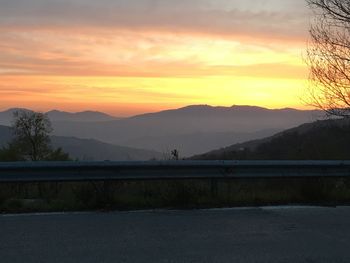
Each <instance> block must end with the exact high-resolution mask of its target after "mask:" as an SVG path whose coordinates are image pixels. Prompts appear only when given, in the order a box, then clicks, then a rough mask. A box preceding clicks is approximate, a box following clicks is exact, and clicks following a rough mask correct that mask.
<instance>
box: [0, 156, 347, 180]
mask: <svg viewBox="0 0 350 263" xmlns="http://www.w3.org/2000/svg"><path fill="white" fill-rule="evenodd" d="M349 176H350V161H166V162H157V161H150V162H36V163H34V162H33V163H32V162H20V163H0V183H6V182H66V181H67V182H68V181H106V180H175V179H229V178H231V179H234V178H291V177H349Z"/></svg>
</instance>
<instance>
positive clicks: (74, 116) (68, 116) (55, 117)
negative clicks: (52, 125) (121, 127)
mask: <svg viewBox="0 0 350 263" xmlns="http://www.w3.org/2000/svg"><path fill="white" fill-rule="evenodd" d="M47 114H48V116H49V118H50V120H51V121H53V122H55V121H77V122H100V121H112V120H117V119H119V118H116V117H113V116H110V115H108V114H105V113H102V112H98V111H82V112H76V113H71V112H65V111H58V110H52V111H49V112H47Z"/></svg>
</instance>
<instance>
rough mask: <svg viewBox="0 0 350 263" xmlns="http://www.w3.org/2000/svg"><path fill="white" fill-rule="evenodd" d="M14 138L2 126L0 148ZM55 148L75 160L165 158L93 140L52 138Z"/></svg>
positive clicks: (149, 152)
mask: <svg viewBox="0 0 350 263" xmlns="http://www.w3.org/2000/svg"><path fill="white" fill-rule="evenodd" d="M11 138H12V133H11V130H10V128H9V127H7V126H0V147H2V146H5V145H6V144H7V143H8V142H9V141H10V140H11ZM51 139H52V144H53V146H54V147H55V148H58V147H61V148H62V149H63V150H64V151H65V152H67V153H69V155H70V156H71V157H72V158H74V159H79V160H86V161H104V160H110V161H146V160H150V159H153V158H156V159H160V158H162V157H163V155H161V154H160V153H158V152H155V151H148V150H143V149H135V148H129V147H122V146H117V145H112V144H107V143H103V142H100V141H97V140H92V139H78V138H73V137H61V136H52V137H51Z"/></svg>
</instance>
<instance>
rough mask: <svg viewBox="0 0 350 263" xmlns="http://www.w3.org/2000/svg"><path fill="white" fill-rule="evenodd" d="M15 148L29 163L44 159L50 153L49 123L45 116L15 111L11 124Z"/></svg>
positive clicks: (50, 128)
mask: <svg viewBox="0 0 350 263" xmlns="http://www.w3.org/2000/svg"><path fill="white" fill-rule="evenodd" d="M12 129H13V133H14V136H15V138H14V141H13V144H15V146H16V148H18V149H19V150H20V152H21V153H22V155H23V156H24V157H25V158H26V159H29V160H31V161H39V160H44V159H46V158H47V157H48V156H49V155H50V154H51V153H52V149H51V141H50V136H49V135H50V133H51V132H52V127H51V122H50V120H49V118H48V117H47V115H45V114H43V113H37V112H30V111H16V112H15V113H14V121H13V124H12Z"/></svg>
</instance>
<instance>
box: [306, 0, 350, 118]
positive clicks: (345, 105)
mask: <svg viewBox="0 0 350 263" xmlns="http://www.w3.org/2000/svg"><path fill="white" fill-rule="evenodd" d="M307 1H308V3H309V5H310V7H311V8H312V9H313V11H314V14H315V19H314V23H313V25H312V27H311V30H310V34H311V43H310V45H309V48H308V52H307V62H308V64H309V67H310V80H311V82H312V85H311V87H310V98H309V99H310V100H309V103H310V104H311V105H313V106H316V107H317V108H319V109H322V110H324V111H326V112H327V113H328V114H329V115H335V116H342V117H348V116H350V1H348V0H307Z"/></svg>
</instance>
